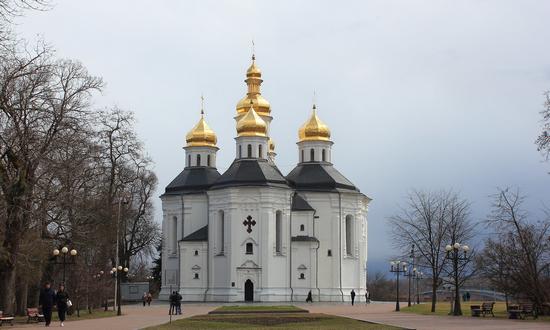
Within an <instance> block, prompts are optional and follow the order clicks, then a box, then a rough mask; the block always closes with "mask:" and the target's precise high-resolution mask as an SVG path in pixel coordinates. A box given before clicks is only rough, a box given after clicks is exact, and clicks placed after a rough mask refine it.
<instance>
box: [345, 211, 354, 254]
mask: <svg viewBox="0 0 550 330" xmlns="http://www.w3.org/2000/svg"><path fill="white" fill-rule="evenodd" d="M346 254H347V255H348V256H351V255H353V216H351V215H349V214H348V215H346Z"/></svg>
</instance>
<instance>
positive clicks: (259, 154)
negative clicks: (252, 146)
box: [258, 144, 264, 158]
mask: <svg viewBox="0 0 550 330" xmlns="http://www.w3.org/2000/svg"><path fill="white" fill-rule="evenodd" d="M258 158H264V154H263V152H262V145H261V144H260V145H258Z"/></svg>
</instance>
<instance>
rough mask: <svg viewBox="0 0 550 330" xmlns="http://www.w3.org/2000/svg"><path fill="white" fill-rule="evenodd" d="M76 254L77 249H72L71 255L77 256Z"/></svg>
mask: <svg viewBox="0 0 550 330" xmlns="http://www.w3.org/2000/svg"><path fill="white" fill-rule="evenodd" d="M76 254H77V252H76V250H75V249H72V250H71V255H72V256H73V257H74V256H76Z"/></svg>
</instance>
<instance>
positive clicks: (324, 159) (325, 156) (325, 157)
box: [321, 149, 327, 162]
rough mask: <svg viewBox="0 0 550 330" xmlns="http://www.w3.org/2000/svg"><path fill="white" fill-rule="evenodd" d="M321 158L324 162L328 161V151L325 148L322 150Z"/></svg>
mask: <svg viewBox="0 0 550 330" xmlns="http://www.w3.org/2000/svg"><path fill="white" fill-rule="evenodd" d="M321 158H322V159H323V161H324V162H326V161H327V153H326V151H325V149H323V151H321Z"/></svg>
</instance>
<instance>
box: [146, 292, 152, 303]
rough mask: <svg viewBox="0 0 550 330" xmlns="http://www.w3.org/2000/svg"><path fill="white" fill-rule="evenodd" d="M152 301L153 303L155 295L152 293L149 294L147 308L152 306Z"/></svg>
mask: <svg viewBox="0 0 550 330" xmlns="http://www.w3.org/2000/svg"><path fill="white" fill-rule="evenodd" d="M151 301H153V295H152V294H151V292H147V306H151Z"/></svg>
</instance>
